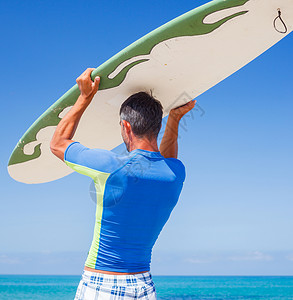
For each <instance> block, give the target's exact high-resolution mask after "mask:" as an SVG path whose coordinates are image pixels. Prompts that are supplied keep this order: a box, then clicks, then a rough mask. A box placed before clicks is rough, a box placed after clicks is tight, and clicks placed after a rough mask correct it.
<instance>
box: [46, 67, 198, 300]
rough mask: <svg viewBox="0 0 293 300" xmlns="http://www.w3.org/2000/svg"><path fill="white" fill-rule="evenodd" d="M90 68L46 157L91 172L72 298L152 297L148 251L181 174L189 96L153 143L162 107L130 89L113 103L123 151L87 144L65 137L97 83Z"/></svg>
mask: <svg viewBox="0 0 293 300" xmlns="http://www.w3.org/2000/svg"><path fill="white" fill-rule="evenodd" d="M93 70H94V69H91V68H89V69H87V70H86V71H85V72H84V73H83V74H82V75H81V76H80V77H78V78H77V80H76V81H77V84H78V87H79V90H80V96H79V98H78V99H77V101H76V103H75V104H74V106H73V107H72V108H71V110H70V111H69V112H68V113H67V114H66V115H65V116H64V117H63V119H62V120H61V121H60V123H59V124H58V126H57V128H56V131H55V133H54V135H53V138H52V141H51V144H50V147H51V151H52V153H53V154H54V155H56V156H57V157H58V158H60V159H61V160H62V161H64V162H65V163H66V164H67V165H68V166H69V167H71V168H72V169H73V170H74V171H77V172H79V173H81V174H84V175H87V176H89V177H91V178H92V179H93V180H94V183H95V187H96V191H97V208H96V221H95V228H94V237H93V241H92V245H91V248H90V251H89V253H88V257H87V259H86V262H85V267H84V271H83V274H82V278H81V280H80V283H79V285H78V288H77V292H76V296H75V299H104V297H105V299H110V298H111V299H124V298H125V299H156V291H155V286H154V283H153V281H152V276H151V273H150V261H151V252H152V248H153V246H154V244H155V242H156V240H157V238H158V236H159V234H160V232H161V230H162V228H163V227H164V225H165V223H166V222H167V220H168V218H169V216H170V214H171V212H172V210H173V208H174V207H175V205H176V203H177V201H178V198H179V195H180V193H181V190H182V186H183V182H184V180H185V167H184V165H183V164H182V162H181V161H180V160H178V159H177V154H178V126H179V122H180V119H181V118H182V117H183V116H184V115H185V114H186V113H187V112H189V111H190V110H191V109H192V108H193V107H194V105H195V100H193V101H190V102H188V103H187V104H185V105H183V106H181V107H179V108H176V109H172V110H171V111H170V114H169V117H168V121H167V125H166V130H165V133H164V136H163V139H162V141H161V144H160V149H159V148H158V145H157V136H158V133H159V131H160V129H161V124H162V115H163V108H162V105H161V103H160V102H159V101H158V100H156V99H155V98H154V97H152V96H151V95H149V94H148V93H145V92H139V93H136V94H134V95H132V96H130V97H129V98H128V99H126V100H125V102H124V103H122V105H121V108H120V127H121V135H122V138H123V141H124V143H125V145H126V148H127V150H128V153H127V154H126V155H118V154H116V153H114V152H113V151H108V150H103V149H89V148H87V147H85V146H83V145H81V144H80V143H78V142H76V141H73V140H72V138H73V136H74V133H75V131H76V128H77V126H78V123H79V120H80V119H81V117H82V115H83V113H84V111H85V110H86V108H87V107H88V105H89V104H90V103H91V101H92V99H93V97H94V95H95V94H96V92H97V91H98V88H99V83H100V78H99V77H96V78H95V80H94V81H92V80H91V72H92V71H93ZM92 138H93V139H94V138H95V137H94V136H93V137H92Z"/></svg>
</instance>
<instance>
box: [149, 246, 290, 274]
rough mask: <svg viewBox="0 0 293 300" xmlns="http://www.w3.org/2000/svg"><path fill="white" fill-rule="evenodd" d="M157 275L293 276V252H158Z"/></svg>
mask: <svg viewBox="0 0 293 300" xmlns="http://www.w3.org/2000/svg"><path fill="white" fill-rule="evenodd" d="M152 269H153V273H154V274H155V275H157V274H158V275H171V274H176V275H239V276H241V275H246V276H249V275H252V276H256V275H280V276H281V275H293V253H292V252H288V251H287V252H286V251H279V252H277V251H275V252H266V251H259V250H254V251H218V252H217V251H214V252H211V251H210V252H203V251H198V252H197V251H192V252H186V251H185V252H184V251H183V252H181V253H179V252H168V251H159V250H158V251H155V252H154V255H153V264H152Z"/></svg>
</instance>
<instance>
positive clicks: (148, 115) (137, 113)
mask: <svg viewBox="0 0 293 300" xmlns="http://www.w3.org/2000/svg"><path fill="white" fill-rule="evenodd" d="M119 114H120V120H125V121H127V122H129V123H130V125H131V129H132V131H133V133H134V135H136V136H137V137H139V138H142V137H147V138H149V139H152V138H157V137H158V134H159V131H160V129H161V124H162V117H163V106H162V104H161V103H160V101H158V100H157V99H155V98H154V97H153V96H152V95H150V94H148V93H146V92H138V93H136V94H133V95H131V96H130V97H129V98H127V99H126V100H125V101H124V102H123V103H122V105H121V107H120V112H119Z"/></svg>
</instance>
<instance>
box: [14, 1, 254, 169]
mask: <svg viewBox="0 0 293 300" xmlns="http://www.w3.org/2000/svg"><path fill="white" fill-rule="evenodd" d="M248 1H250V0H215V1H212V2H210V3H207V4H205V5H203V6H201V7H199V8H196V9H194V10H191V11H189V12H187V13H185V14H184V15H182V16H179V17H178V18H176V19H174V20H172V21H170V22H168V23H166V24H165V25H163V26H161V27H159V28H157V29H156V30H154V31H152V32H151V33H149V34H147V35H145V36H144V37H142V38H141V39H139V40H138V41H136V42H134V43H133V44H131V45H130V46H128V47H126V48H125V49H124V50H122V51H121V52H119V53H118V54H116V55H115V56H113V57H112V58H111V59H109V60H108V61H106V62H105V63H103V64H102V65H101V66H99V67H98V68H97V69H95V70H94V71H93V72H92V77H93V78H94V77H96V76H97V75H99V76H101V82H100V87H99V90H105V89H110V88H114V87H117V86H119V85H120V84H121V83H122V82H123V81H124V79H125V77H126V75H127V73H128V71H129V70H130V69H131V68H133V67H134V66H135V65H137V64H141V63H143V62H146V61H148V59H139V58H138V60H137V61H134V62H132V63H130V64H129V65H127V66H125V67H124V68H123V69H122V70H121V71H120V72H119V73H118V74H117V75H116V76H115V77H114V78H109V75H110V74H111V73H112V72H113V71H114V70H116V68H117V67H118V66H119V65H121V64H122V63H123V62H125V61H127V60H129V59H130V58H134V57H137V56H140V55H148V54H150V53H151V50H152V49H153V48H154V47H155V46H156V45H158V44H160V43H162V42H164V41H167V40H169V39H172V38H176V37H183V36H195V35H204V34H209V33H211V32H213V31H214V30H216V29H218V28H219V27H221V26H222V25H223V24H224V23H226V22H227V21H229V20H231V19H233V18H235V17H238V16H241V15H243V14H245V13H247V11H246V10H244V11H241V12H238V13H235V14H232V15H230V16H228V17H225V18H223V19H222V20H219V21H217V22H215V23H212V24H205V23H203V20H204V19H205V18H206V17H207V16H208V15H210V14H212V13H215V12H217V11H220V10H224V9H228V8H233V7H238V6H242V5H244V4H245V3H247V2H248ZM195 13H196V14H195ZM177 24H180V25H179V26H177ZM79 95H80V92H79V89H78V86H77V85H75V86H74V87H72V88H71V89H70V90H69V91H68V92H67V93H65V94H64V95H63V96H62V97H61V98H60V99H59V100H58V101H57V102H56V103H54V104H53V105H52V106H51V107H50V108H49V109H48V110H47V111H46V112H45V113H44V114H43V115H41V116H40V117H39V118H38V119H37V120H36V121H35V122H34V123H33V125H32V126H31V127H30V128H29V129H28V130H27V132H26V133H25V134H24V136H23V137H22V138H21V140H20V141H19V142H18V144H17V145H16V147H15V149H14V151H13V153H12V155H11V157H10V160H9V163H8V165H14V164H19V163H23V162H27V161H29V160H33V159H36V158H38V157H40V155H41V143H40V144H37V145H36V146H35V148H34V152H33V153H32V154H31V155H26V154H24V151H23V149H24V146H25V145H27V144H29V143H31V142H34V141H36V140H37V138H36V136H37V134H38V132H39V131H40V130H41V129H43V128H46V127H48V126H57V125H58V123H59V122H60V120H61V119H60V118H59V114H60V113H61V112H62V111H63V110H64V109H65V108H67V107H69V106H72V105H74V103H75V102H76V100H77V98H78V96H79Z"/></svg>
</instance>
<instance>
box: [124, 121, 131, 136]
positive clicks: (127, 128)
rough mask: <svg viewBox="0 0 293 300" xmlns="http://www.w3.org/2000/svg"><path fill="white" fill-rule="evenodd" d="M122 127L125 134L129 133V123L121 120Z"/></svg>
mask: <svg viewBox="0 0 293 300" xmlns="http://www.w3.org/2000/svg"><path fill="white" fill-rule="evenodd" d="M122 125H123V127H124V128H125V130H126V132H127V133H129V132H130V131H131V125H130V123H129V122H127V121H125V120H122Z"/></svg>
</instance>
